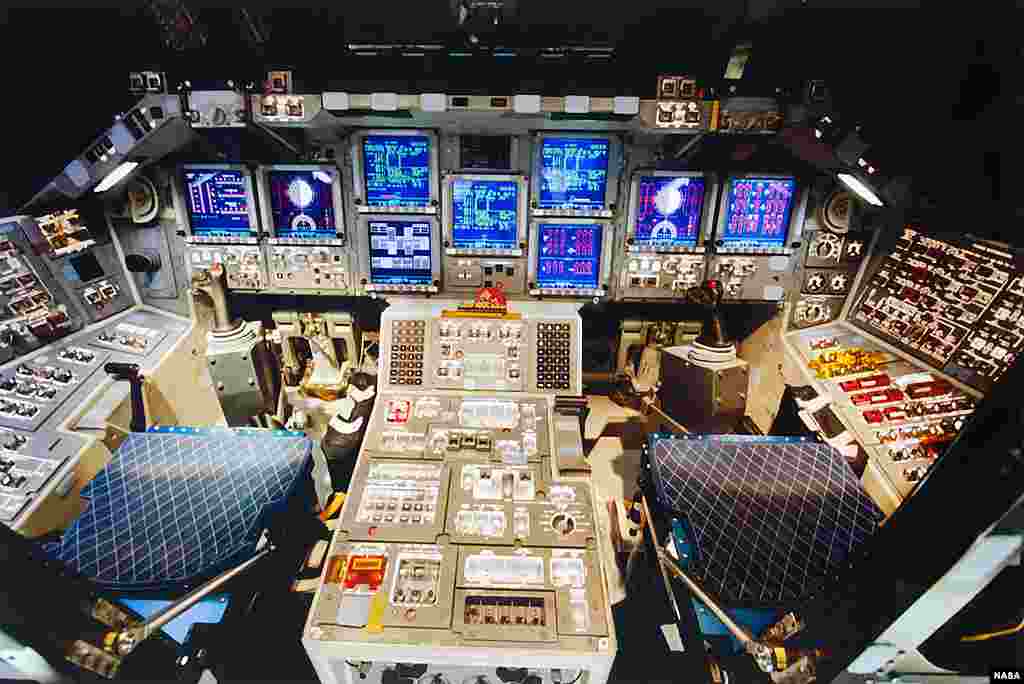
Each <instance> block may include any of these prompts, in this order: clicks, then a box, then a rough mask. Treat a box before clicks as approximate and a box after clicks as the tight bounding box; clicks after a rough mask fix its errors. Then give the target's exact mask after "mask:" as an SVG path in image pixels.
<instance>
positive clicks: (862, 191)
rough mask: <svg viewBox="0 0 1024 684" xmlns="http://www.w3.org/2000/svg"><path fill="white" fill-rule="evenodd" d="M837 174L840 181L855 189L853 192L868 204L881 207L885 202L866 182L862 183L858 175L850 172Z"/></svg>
mask: <svg viewBox="0 0 1024 684" xmlns="http://www.w3.org/2000/svg"><path fill="white" fill-rule="evenodd" d="M868 168H869V169H871V168H872V167H870V166H869V167H868ZM869 173H874V172H873V171H869ZM836 176H837V178H839V181H840V182H841V183H842V184H843V185H845V186H846V187H848V188H849V189H850V190H853V192H854V193H856V195H857V196H858V197H860V198H861V199H862V200H864V201H865V202H867V203H868V204H871V205H874V206H876V207H880V206H882V205H883V202H882V200H881V199H879V198H878V195H876V194H875V193H874V192H873V191H872V190H871V188H869V187H868V186H866V185H865V184H864V183H862V182H861V181H860V180H858V179H857V178H856V176H853V175H851V174H849V173H840V174H836Z"/></svg>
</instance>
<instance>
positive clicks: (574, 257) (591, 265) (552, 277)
mask: <svg viewBox="0 0 1024 684" xmlns="http://www.w3.org/2000/svg"><path fill="white" fill-rule="evenodd" d="M601 230H602V226H601V224H599V223H589V224H580V223H572V224H566V223H541V224H539V225H538V227H537V240H538V244H537V285H538V287H542V288H554V289H570V290H572V289H585V288H596V287H597V283H598V279H599V277H600V270H601V242H602V240H601Z"/></svg>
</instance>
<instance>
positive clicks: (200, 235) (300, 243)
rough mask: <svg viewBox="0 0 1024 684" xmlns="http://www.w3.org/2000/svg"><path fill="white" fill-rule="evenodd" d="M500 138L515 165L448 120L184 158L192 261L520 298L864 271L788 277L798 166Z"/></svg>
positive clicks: (752, 286)
mask: <svg viewBox="0 0 1024 684" xmlns="http://www.w3.org/2000/svg"><path fill="white" fill-rule="evenodd" d="M494 137H497V138H499V139H500V140H499V142H504V144H505V145H506V146H507V147H508V154H510V155H512V156H511V157H509V158H508V160H507V162H506V161H502V160H503V159H504V156H502V155H503V154H504V153H502V154H497V150H496V149H495V150H491V152H493V153H495V154H496V155H497V156H496V157H495V159H494V160H492V159H490V157H489V156H488V157H487V158H486V159H482V160H476V157H474V156H473V153H472V150H475V149H477V147H480V145H481V140H483V139H484V138H486V136H480V135H476V134H472V133H466V134H464V135H454V138H455V139H457V140H456V141H455V142H452V140H453V136H452V135H450V134H446V136H445V137H444V138H443V139H444V141H445V148H444V149H441V146H440V144H439V139H440V138H439V136H438V134H437V133H436V132H435V131H431V130H426V129H403V128H393V129H365V130H364V129H357V130H356V131H355V132H353V133H352V134H350V135H349V142H348V143H347V144H346V146H345V147H343V148H340V149H341V151H342V154H341V155H339V156H338V161H337V163H317V164H298V165H263V166H259V167H254V168H252V169H249V168H247V167H242V166H241V165H201V164H192V165H187V166H185V167H183V168H182V171H181V173H180V174H179V175H180V176H181V178H180V179H179V181H178V186H177V192H176V194H177V195H180V197H179V199H178V200H177V205H178V206H179V207H180V209H181V212H182V214H183V215H184V216H185V217H186V220H185V224H186V225H185V228H186V237H187V240H188V243H189V247H188V251H189V255H188V259H189V263H190V264H194V265H195V266H197V267H204V266H205V265H208V264H211V263H213V262H215V261H218V260H219V261H221V262H222V263H225V265H226V266H227V271H228V285H229V288H231V289H239V290H247V291H260V290H266V291H268V292H270V293H296V294H298V293H305V294H323V295H329V294H339V295H357V296H359V295H370V296H378V295H381V296H388V295H396V294H400V295H412V296H433V295H445V294H448V295H456V296H461V297H469V296H471V295H473V294H475V292H476V291H477V290H479V289H480V288H499V289H501V290H502V291H503V293H504V295H505V296H506V297H510V298H512V299H537V300H540V299H551V298H558V299H569V300H577V301H588V300H594V301H597V300H600V299H603V298H610V299H613V300H672V299H681V298H683V297H684V296H685V291H686V290H687V289H689V288H691V287H693V286H695V285H697V284H699V283H700V282H701V281H702V280H703V279H705V278H717V279H720V280H722V281H723V282H724V283H725V296H726V298H727V299H731V300H736V301H781V300H782V299H785V297H786V295H787V293H788V292H789V291H791V290H792V289H795V288H802V289H804V290H805V291H806V293H807V294H816V295H821V296H844V295H845V294H846V293H847V292H848V291H849V288H850V286H851V285H852V281H851V280H850V279H849V278H847V277H846V276H845V275H837V276H834V277H831V278H829V279H827V280H822V277H823V276H822V274H813V273H808V274H806V280H803V281H796V280H794V279H793V278H792V277H791V272H792V271H793V267H794V261H795V259H794V254H795V252H796V251H797V248H796V247H794V245H799V240H800V235H801V231H802V228H803V221H804V217H805V213H806V205H807V199H808V188H807V187H806V186H805V183H804V182H803V180H802V179H797V178H795V177H793V176H787V175H783V174H747V175H734V176H728V177H726V178H725V179H724V180H723V181H721V182H720V181H719V178H718V177H717V175H716V174H712V173H705V172H701V171H679V170H670V169H664V168H659V167H658V163H657V162H656V159H655V157H654V156H652V155H651V154H650V150H646V149H644V148H642V146H639V145H636V144H634V145H633V147H636V148H637V149H636V150H634V149H632V148H631V154H632V153H633V152H639V154H637V155H636V159H637V161H636V162H635V163H633V162H627V157H626V155H625V154H624V143H623V140H622V139H621V138H620V137H619V136H617V135H610V134H607V133H596V132H595V133H585V132H573V131H567V132H556V131H541V132H537V133H534V134H533V135H529V136H528V135H522V136H514V137H515V142H516V143H517V145H509V144H508V143H509V137H508V136H504V137H503V136H494ZM464 138H465V140H463V139H464ZM520 138H521V140H520ZM463 143H466V144H463ZM466 145H469V148H468V149H469V152H470V154H469V157H468V162H469V166H468V167H467V166H464V165H463V156H465V155H464V154H463V153H464V152H466V149H464V148H466ZM519 146H522V147H523V149H522V151H520V150H519ZM529 146H532V149H529ZM488 154H490V153H488ZM499 157H500V158H501V159H498V158H499ZM513 157H514V158H513ZM520 157H521V158H522V160H532V161H521V160H520ZM478 162H479V163H478ZM527 166H529V167H530V168H529V169H527V168H526V167H527ZM502 169H507V172H501V170H502ZM527 171H528V173H527ZM620 200H621V201H620ZM716 216H717V217H718V220H717V221H716ZM260 242H262V244H261V245H260V249H259V250H249V249H241V247H242V246H243V245H250V244H258V243H260ZM211 247H212V248H211ZM860 247H861V248H863V245H860ZM836 248H838V249H840V251H841V256H840V258H841V259H853V261H854V262H856V261H857V259H858V256H857V254H858V253H857V252H856V246H854V247H851V251H850V252H849V253H848V254H847V253H845V252H842V250H843V249H844V247H843V245H842V244H839V245H835V244H833V243H831V242H830V243H829V244H824V243H822V244H821V245H817V246H816V249H815V253H816V254H817V253H818V252H819V251H820V253H821V254H823V255H825V258H826V259H829V258H831V256H830V254H831V252H830V250H833V249H836Z"/></svg>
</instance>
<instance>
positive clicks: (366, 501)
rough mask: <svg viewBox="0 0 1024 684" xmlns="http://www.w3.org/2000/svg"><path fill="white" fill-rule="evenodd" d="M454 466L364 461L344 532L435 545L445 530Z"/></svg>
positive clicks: (358, 536) (355, 480) (347, 507)
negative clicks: (450, 476) (449, 488)
mask: <svg viewBox="0 0 1024 684" xmlns="http://www.w3.org/2000/svg"><path fill="white" fill-rule="evenodd" d="M448 478H449V466H448V465H447V464H444V463H436V462H425V461H398V460H391V459H387V460H384V459H368V458H362V459H361V460H360V463H359V465H358V467H357V468H356V472H355V474H354V475H353V476H352V484H351V486H350V487H349V498H348V500H347V501H346V502H345V509H344V515H343V516H342V520H341V523H339V529H342V530H344V531H345V532H347V533H348V538H349V539H354V540H357V539H361V540H367V541H404V542H426V543H431V544H432V543H434V542H435V541H436V540H437V537H438V535H440V534H441V532H442V531H443V530H444V526H445V510H446V508H447V504H448Z"/></svg>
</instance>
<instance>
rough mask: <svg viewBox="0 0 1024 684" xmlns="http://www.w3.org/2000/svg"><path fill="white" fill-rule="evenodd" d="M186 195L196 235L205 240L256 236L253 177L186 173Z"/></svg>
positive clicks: (224, 171) (201, 171)
mask: <svg viewBox="0 0 1024 684" xmlns="http://www.w3.org/2000/svg"><path fill="white" fill-rule="evenodd" d="M184 181H185V195H186V198H187V199H186V201H187V208H188V216H189V223H190V224H191V226H192V234H193V235H197V236H204V237H245V238H248V237H255V236H256V234H257V230H256V226H255V225H254V222H253V220H252V213H251V212H250V207H249V198H250V196H251V195H250V192H249V182H250V181H249V178H248V177H247V175H246V174H244V173H243V172H242V171H236V170H227V169H197V168H190V169H185V171H184Z"/></svg>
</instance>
